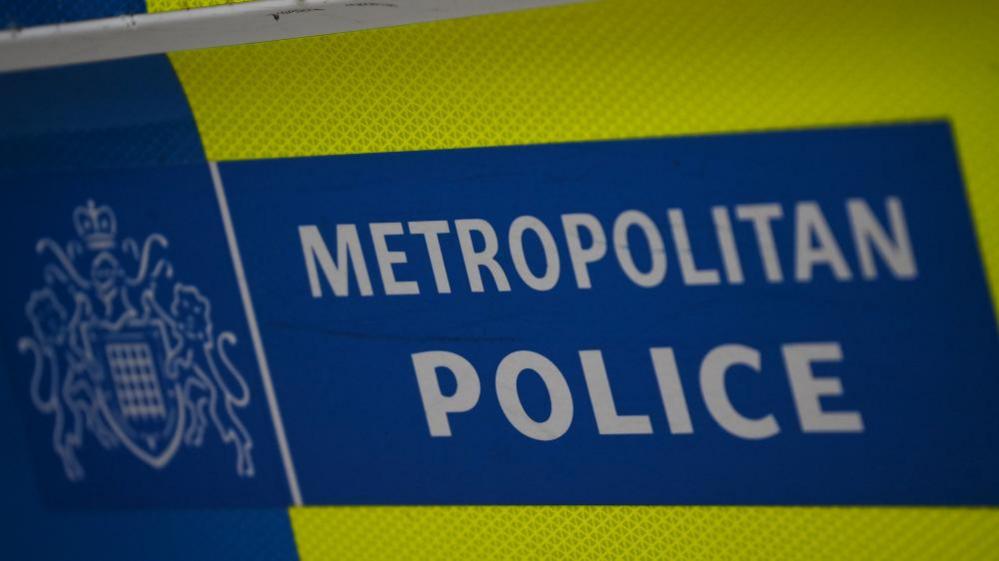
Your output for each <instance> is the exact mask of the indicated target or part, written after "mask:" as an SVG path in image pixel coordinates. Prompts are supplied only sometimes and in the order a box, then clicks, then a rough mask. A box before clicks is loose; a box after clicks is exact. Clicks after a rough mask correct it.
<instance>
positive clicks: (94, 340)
mask: <svg viewBox="0 0 999 561" xmlns="http://www.w3.org/2000/svg"><path fill="white" fill-rule="evenodd" d="M84 331H85V332H84V340H85V341H86V355H87V358H88V359H90V364H89V368H88V370H89V374H90V376H91V379H92V381H93V384H94V387H95V389H96V392H95V394H96V397H97V404H98V406H99V408H100V412H101V414H102V415H103V416H104V420H105V422H106V423H107V425H108V426H109V427H110V428H111V430H112V431H114V433H115V435H117V436H118V438H119V439H120V441H121V443H122V444H123V445H124V446H125V447H126V448H128V449H129V451H131V452H132V453H133V454H135V456H136V457H138V458H139V459H140V460H142V461H144V462H146V463H147V464H149V465H150V466H152V467H156V468H159V467H163V466H164V465H166V463H167V462H169V461H170V459H171V458H172V457H173V455H174V453H175V452H176V451H177V447H178V446H180V444H181V437H182V435H183V431H184V427H185V418H184V410H185V407H184V402H183V399H184V394H183V391H181V388H180V385H179V384H178V382H177V375H176V373H173V375H172V376H171V375H169V374H168V372H167V370H166V369H167V352H168V342H167V333H166V328H165V326H164V325H163V322H161V321H159V320H146V321H143V320H131V321H125V322H123V323H122V324H121V325H114V324H110V323H106V322H98V323H95V324H92V325H87V326H85V327H84Z"/></svg>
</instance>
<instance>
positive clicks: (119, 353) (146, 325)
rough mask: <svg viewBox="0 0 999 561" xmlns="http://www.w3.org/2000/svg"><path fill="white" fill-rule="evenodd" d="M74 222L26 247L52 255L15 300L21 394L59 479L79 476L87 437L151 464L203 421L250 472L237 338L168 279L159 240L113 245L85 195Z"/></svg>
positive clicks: (113, 235) (105, 221) (200, 435)
mask: <svg viewBox="0 0 999 561" xmlns="http://www.w3.org/2000/svg"><path fill="white" fill-rule="evenodd" d="M73 225H74V227H75V229H76V233H77V236H78V239H75V240H71V241H69V242H68V243H66V244H65V245H60V244H58V243H57V242H55V241H53V240H52V239H49V238H43V239H41V240H39V241H38V243H37V245H36V251H37V252H38V253H39V254H42V255H48V256H50V257H52V259H53V260H52V262H50V263H49V264H48V265H46V266H45V268H44V270H43V275H42V276H43V279H44V286H43V287H41V288H39V289H37V290H34V291H33V292H32V293H31V295H30V298H29V299H28V303H27V305H26V307H25V311H26V313H27V317H28V320H29V322H30V324H31V327H32V334H31V335H30V336H27V337H23V338H21V339H20V340H19V341H18V348H19V349H20V351H21V352H22V353H30V354H31V355H32V356H33V357H34V370H33V372H32V374H31V385H30V394H31V399H32V402H33V404H34V406H35V408H36V409H38V411H39V412H40V413H42V414H45V415H49V416H51V417H52V420H53V429H52V447H53V450H54V451H55V453H56V455H57V456H58V457H59V459H60V461H61V462H62V466H63V469H64V471H65V474H66V477H67V478H68V479H70V480H72V481H78V480H82V479H84V477H85V472H84V469H83V466H82V465H81V463H80V461H79V459H78V457H77V451H78V450H79V449H80V448H82V447H83V446H84V444H85V436H86V435H87V434H90V435H92V436H93V437H94V439H95V440H96V441H97V442H98V443H99V444H100V445H101V446H102V447H104V448H105V449H112V448H116V447H118V446H121V447H122V448H123V449H125V450H127V451H128V452H130V453H131V454H132V455H133V456H135V457H136V458H138V459H139V460H141V461H143V462H145V463H146V464H148V465H149V466H152V467H154V468H157V469H161V468H163V467H165V466H166V465H167V464H169V462H170V460H171V459H173V457H174V456H175V454H176V453H177V451H178V450H179V449H180V448H181V447H182V446H193V447H200V446H201V445H202V444H203V443H204V440H205V433H206V431H208V429H209V428H214V429H215V431H216V432H217V433H218V436H219V437H220V439H221V440H222V442H223V443H225V444H228V445H231V446H232V447H233V448H234V449H235V452H236V473H237V474H238V475H240V476H242V477H253V475H254V467H253V459H252V455H251V450H252V448H253V439H252V438H251V437H250V434H249V432H248V431H247V429H246V427H245V426H244V424H243V422H242V421H241V420H240V418H239V416H238V410H239V409H242V408H244V407H246V406H247V405H248V404H249V402H250V390H249V387H248V386H247V384H246V380H245V379H244V378H243V376H242V374H240V372H239V370H237V369H236V367H235V366H234V365H233V363H232V361H231V360H230V359H229V356H228V355H227V353H226V349H227V348H229V347H231V346H232V345H235V344H236V336H235V335H234V334H233V333H232V332H230V331H220V332H219V333H218V334H217V335H216V334H215V329H214V325H213V324H212V309H211V302H210V301H209V299H208V298H207V297H205V296H204V295H203V294H202V293H201V291H200V290H199V289H198V288H197V287H196V286H193V285H189V284H184V283H181V282H177V281H174V271H173V266H172V265H171V263H170V262H169V261H168V260H167V259H166V258H165V256H164V255H163V254H164V253H165V250H166V248H167V246H168V242H167V239H166V238H165V237H164V236H163V235H161V234H158V233H154V234H151V235H150V236H148V237H147V238H146V239H145V241H144V242H143V243H142V244H141V245H140V244H138V243H137V242H136V241H135V240H133V239H131V238H126V239H123V240H120V241H119V240H118V238H117V221H116V218H115V214H114V212H113V211H112V210H111V208H109V207H107V206H97V205H96V204H94V202H93V201H88V202H87V204H86V205H84V206H80V207H77V209H76V210H75V212H74V213H73ZM161 293H162V294H161Z"/></svg>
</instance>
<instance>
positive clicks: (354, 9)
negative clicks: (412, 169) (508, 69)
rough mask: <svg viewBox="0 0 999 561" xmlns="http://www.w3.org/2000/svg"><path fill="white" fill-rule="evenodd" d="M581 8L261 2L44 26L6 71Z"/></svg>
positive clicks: (4, 53)
mask: <svg viewBox="0 0 999 561" xmlns="http://www.w3.org/2000/svg"><path fill="white" fill-rule="evenodd" d="M29 1H30V0H29ZM578 1H581V0H375V1H360V0H257V1H254V2H246V3H242V4H228V5H223V6H216V7H211V8H198V9H192V10H179V11H173V12H162V13H156V14H137V15H127V16H118V17H112V18H104V19H97V20H88V21H80V22H73V23H66V24H58V25H43V26H37V27H28V28H25V29H13V30H8V31H0V72H9V71H15V70H27V69H34V68H46V67H52V66H62V65H66V64H77V63H84V62H97V61H102V60H112V59H118V58H127V57H134V56H141V55H149V54H157V53H167V52H173V51H183V50H191V49H203V48H208V47H220V46H226V45H240V44H246V43H258V42H263V41H274V40H279V39H293V38H297V37H308V36H313V35H327V34H331V33H342V32H346V31H359V30H362V29H374V28H379V27H390V26H396V25H404V24H408V23H418V22H429V21H435V20H441V19H451V18H460V17H468V16H476V15H485V14H492V13H498V12H507V11H515V10H522V9H527V8H538V7H543V6H552V5H557V4H566V3H573V2H578Z"/></svg>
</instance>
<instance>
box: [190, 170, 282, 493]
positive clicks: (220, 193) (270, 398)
mask: <svg viewBox="0 0 999 561" xmlns="http://www.w3.org/2000/svg"><path fill="white" fill-rule="evenodd" d="M208 169H209V171H211V174H212V184H214V186H215V197H216V198H217V199H218V203H219V211H220V212H221V213H222V224H223V226H224V227H225V237H226V241H227V242H228V244H229V255H230V256H231V257H232V266H233V269H235V272H236V282H237V284H239V295H240V297H241V299H242V301H243V310H244V311H245V313H246V323H247V324H248V325H249V328H250V339H252V340H253V350H254V352H255V354H256V357H257V365H258V366H259V367H260V377H261V378H262V379H263V384H264V393H265V394H266V396H267V406H268V407H269V408H270V412H271V422H272V423H273V424H274V433H275V435H276V436H277V441H278V448H279V449H280V452H281V463H282V464H283V465H284V474H285V477H286V478H287V480H288V489H289V491H290V492H291V502H292V504H293V505H295V506H302V491H301V490H300V489H299V487H298V473H297V472H296V471H295V462H294V461H293V460H292V458H291V448H290V447H289V446H288V436H287V434H286V433H285V431H284V420H283V419H282V417H281V408H280V407H278V401H277V394H276V393H275V392H274V382H273V381H272V378H271V367H270V364H269V363H268V362H267V354H266V353H265V352H264V342H263V339H261V337H260V327H259V325H258V324H257V313H256V311H255V310H254V308H253V299H252V298H251V297H250V285H249V284H248V283H247V282H246V271H245V270H244V269H243V258H242V256H241V255H240V253H239V244H238V243H237V242H236V229H235V228H234V227H233V225H232V215H231V214H230V213H229V201H228V200H227V199H226V196H225V187H224V186H223V185H222V175H221V174H219V165H218V163H217V162H208Z"/></svg>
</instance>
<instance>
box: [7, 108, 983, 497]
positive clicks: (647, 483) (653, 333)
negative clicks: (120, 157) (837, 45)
mask: <svg viewBox="0 0 999 561" xmlns="http://www.w3.org/2000/svg"><path fill="white" fill-rule="evenodd" d="M208 171H209V170H201V171H198V170H195V169H187V168H185V169H184V170H174V171H171V170H164V169H160V170H156V171H155V173H153V172H144V173H147V175H148V174H152V175H155V177H143V178H140V177H137V176H126V174H124V173H114V172H109V174H108V176H107V177H100V178H93V180H87V181H85V182H82V183H81V181H78V180H75V178H74V183H73V185H72V186H69V185H68V184H67V179H66V178H64V177H63V178H58V177H55V178H53V177H48V178H44V179H39V180H38V181H36V182H35V184H36V185H37V187H36V188H35V189H34V190H33V191H31V192H30V193H24V192H23V191H25V190H19V191H17V192H15V193H7V194H5V195H3V196H4V197H5V201H7V204H8V207H9V208H17V209H18V212H17V213H14V216H13V218H12V220H11V224H12V229H11V234H10V235H8V236H7V237H6V238H5V243H7V244H13V245H14V246H16V253H15V255H17V256H18V261H17V262H18V263H22V264H24V265H23V266H19V268H18V271H17V273H16V274H15V275H10V276H9V278H7V279H6V280H5V282H6V283H7V284H6V285H5V287H4V290H3V298H4V300H3V301H2V305H3V310H4V311H5V313H7V314H8V316H15V315H16V316H18V317H24V320H23V321H22V322H21V323H17V322H12V324H13V325H15V326H17V327H19V328H20V330H21V331H20V332H19V333H18V334H5V337H6V339H5V340H6V341H8V342H13V343H16V345H14V344H8V345H7V346H8V347H11V349H7V350H8V351H9V354H10V359H11V361H12V364H16V365H18V368H17V369H15V370H17V371H19V372H21V374H19V375H18V382H17V384H16V385H17V391H18V392H19V394H20V395H22V397H23V400H24V401H25V403H26V405H27V406H26V407H25V409H26V411H27V414H28V416H29V418H30V419H32V420H31V422H30V423H29V431H30V432H31V439H32V442H33V443H34V444H33V445H34V447H35V456H36V459H37V461H38V464H39V465H40V466H42V467H41V468H40V469H42V470H49V472H56V471H59V470H62V471H63V472H64V473H63V474H62V476H63V477H62V480H60V483H58V485H55V490H54V491H53V495H58V496H60V497H70V499H68V502H70V503H77V502H80V497H90V498H92V497H94V496H95V493H97V491H95V490H94V489H97V488H98V487H92V486H91V482H90V479H89V478H90V477H91V475H90V474H91V472H99V473H101V474H104V475H101V476H98V477H110V478H124V479H125V480H127V481H130V482H134V484H139V482H140V481H141V482H142V483H144V484H145V485H146V490H145V491H144V495H143V496H148V500H149V502H152V503H155V502H156V501H158V500H162V501H163V502H165V503H172V502H175V499H171V496H173V495H175V489H177V488H178V487H177V486H178V485H180V486H184V485H186V486H192V485H194V486H197V487H198V488H199V490H200V491H201V492H202V496H207V497H210V499H209V500H215V501H218V502H219V503H223V504H224V503H227V502H233V501H236V502H239V501H246V502H254V501H257V502H259V503H260V504H270V503H272V502H273V501H275V500H278V501H280V500H285V501H293V502H301V503H305V504H986V505H995V504H999V417H997V416H996V415H995V412H994V408H993V406H992V403H993V402H994V400H995V396H996V395H997V394H999V368H997V366H996V365H997V364H999V344H997V332H996V324H995V318H994V315H993V307H992V304H991V302H990V299H989V293H988V289H987V287H986V283H985V278H984V274H983V271H982V266H981V263H980V259H979V254H978V248H977V246H976V242H975V234H974V229H973V226H972V223H971V220H970V215H969V211H968V208H967V204H966V201H965V198H964V190H963V186H962V183H961V178H960V172H959V168H958V165H957V162H956V158H955V152H954V146H953V140H952V136H951V132H950V129H949V127H948V126H947V125H946V124H941V123H930V124H913V125H898V126H881V127H870V128H856V129H839V130H818V131H802V132H782V133H764V134H743V135H726V136H711V137H698V138H676V139H654V140H634V141H617V142H595V143H580V144H565V145H545V146H527V147H508V148H485V149H472V150H455V151H438V152H422V153H398V154H376V155H357V156H337V157H321V158H301V159H281V160H268V161H247V162H225V163H221V164H218V165H217V167H213V168H212V169H211V172H212V173H211V180H210V181H209V180H208V179H207V178H208ZM181 172H183V173H185V174H188V175H190V179H182V178H180V177H179V175H177V176H171V175H170V174H171V173H173V174H180V173H181ZM139 175H141V174H139ZM77 199H79V200H77ZM90 199H93V201H95V202H93V203H91V202H90ZM53 201H55V202H53ZM126 216H128V217H129V218H127V219H126ZM126 220H128V221H127V222H126ZM126 225H127V226H128V227H127V229H126V228H125V226H126ZM59 228H61V230H60V229H59ZM139 230H141V231H142V232H144V233H143V234H142V235H141V236H140V235H139V232H138V231H139ZM56 231H58V232H59V233H60V235H61V237H53V238H51V240H58V241H44V240H47V239H48V238H46V237H45V236H46V235H53V234H51V232H56ZM167 232H169V234H167ZM125 233H128V234H129V235H131V236H133V237H134V240H135V241H133V242H131V243H126V242H125V241H124V234H125ZM142 236H146V237H142ZM157 236H159V237H157ZM66 240H70V241H66ZM168 240H169V246H168V245H167V241H168ZM174 240H176V242H175V241H174ZM12 251H15V250H12ZM167 253H169V255H170V258H169V259H167V258H166V257H165V254H167ZM175 254H176V255H177V257H173V256H174V255H175ZM32 369H34V370H32ZM49 372H51V374H52V375H53V376H55V375H60V376H68V377H69V378H70V379H73V380H81V381H85V383H83V384H81V387H82V388H83V389H84V390H86V391H84V392H83V393H84V394H85V395H86V396H89V397H86V399H83V398H81V399H82V401H74V399H75V398H72V397H65V396H64V399H63V400H61V401H60V400H56V401H59V403H61V404H63V405H62V406H63V407H64V408H66V409H65V410H66V411H69V412H70V413H71V414H81V415H82V418H83V420H84V425H83V427H84V428H82V429H79V430H81V431H83V432H84V433H85V434H86V435H87V438H88V439H91V440H89V441H88V443H87V447H86V450H87V451H86V452H84V451H83V447H81V446H75V447H74V446H70V451H71V452H73V453H75V454H76V460H79V464H80V466H79V467H80V468H82V469H86V470H87V471H86V479H85V478H84V477H83V476H81V475H79V474H78V473H77V472H76V471H75V470H76V469H77V466H76V465H75V464H74V463H73V462H67V460H66V450H65V449H63V450H60V447H59V446H55V447H54V449H53V442H54V441H53V439H52V438H51V434H52V432H51V430H52V426H53V422H52V417H53V414H52V412H51V409H52V406H51V405H50V402H48V401H46V400H45V399H42V398H44V397H46V395H49V394H45V393H44V392H41V391H40V390H39V388H40V386H39V384H36V383H34V382H35V381H36V380H41V381H45V380H47V379H48V378H46V377H45V375H46V374H47V373H49ZM32 373H33V374H34V376H32ZM74 387H75V386H74ZM88 392H89V393H88ZM72 395H76V394H72ZM67 418H69V417H67ZM74 426H79V425H74ZM101 431H104V435H103V436H102V433H101ZM105 437H106V438H107V442H104V441H102V440H101V439H102V438H105ZM251 439H252V442H251ZM57 440H58V439H57ZM70 441H71V442H72V439H70ZM63 448H65V447H63ZM182 458H190V460H189V461H190V462H191V463H190V464H185V463H184V461H187V460H182ZM251 458H252V463H251ZM83 459H85V460H86V461H82V460H83ZM91 465H92V466H93V468H92V469H91V468H90V467H89V466H91ZM192 469H198V470H200V471H199V472H198V473H197V474H195V473H193V472H192ZM133 472H134V473H133ZM137 474H138V475H137ZM132 478H134V480H133V479H132ZM45 479H46V481H49V480H52V479H58V478H57V477H56V474H55V473H48V475H47V476H46V478H45ZM195 481H196V482H195ZM202 487H203V488H202ZM100 492H101V493H110V494H111V497H114V496H115V495H114V492H113V491H108V489H107V488H105V487H100ZM275 497H277V498H275ZM107 500H108V501H110V502H112V503H113V502H114V500H113V499H107Z"/></svg>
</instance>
